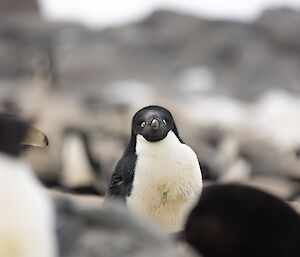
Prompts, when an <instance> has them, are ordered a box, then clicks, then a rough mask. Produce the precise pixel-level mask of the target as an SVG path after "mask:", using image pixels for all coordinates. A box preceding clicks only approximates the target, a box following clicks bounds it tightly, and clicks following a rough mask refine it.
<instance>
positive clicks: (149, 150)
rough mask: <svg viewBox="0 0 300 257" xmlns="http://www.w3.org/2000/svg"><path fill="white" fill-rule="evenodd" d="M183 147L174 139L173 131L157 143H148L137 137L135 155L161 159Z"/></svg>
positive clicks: (141, 137)
mask: <svg viewBox="0 0 300 257" xmlns="http://www.w3.org/2000/svg"><path fill="white" fill-rule="evenodd" d="M181 145H184V144H182V143H181V142H180V141H179V139H178V138H177V137H176V135H175V134H174V132H173V131H169V133H168V135H167V136H166V137H165V138H164V139H163V140H160V141H158V142H149V141H147V140H146V139H145V138H144V137H143V136H141V135H137V142H136V153H137V155H138V156H148V157H163V156H165V155H170V154H172V152H174V153H175V152H176V148H177V147H179V146H181Z"/></svg>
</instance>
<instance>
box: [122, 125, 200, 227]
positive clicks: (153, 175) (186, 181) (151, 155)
mask: <svg viewBox="0 0 300 257" xmlns="http://www.w3.org/2000/svg"><path fill="white" fill-rule="evenodd" d="M136 153H137V163H136V168H135V175H134V181H133V187H132V192H131V195H130V196H129V197H128V198H127V205H128V207H129V208H130V209H132V210H134V211H135V212H137V213H138V214H140V215H142V216H144V217H145V218H147V219H149V220H151V221H153V222H154V223H156V224H158V225H160V226H161V227H163V228H165V229H166V230H169V231H178V230H180V229H182V226H183V224H184V221H185V217H186V215H187V214H188V212H189V210H190V209H191V207H193V205H194V203H195V201H197V199H198V197H199V195H200V192H201V190H202V177H201V171H200V167H199V162H198V160H197V156H196V154H195V152H194V151H193V150H192V149H191V148H190V147H189V146H187V145H185V144H182V143H181V142H180V141H179V140H178V139H177V137H176V135H175V134H174V133H173V132H172V131H170V132H169V133H168V135H167V137H166V138H165V139H164V140H161V141H159V142H154V143H151V142H148V141H147V140H145V139H144V138H143V137H142V136H140V135H138V136H137V144H136Z"/></svg>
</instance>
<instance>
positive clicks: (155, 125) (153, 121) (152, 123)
mask: <svg viewBox="0 0 300 257" xmlns="http://www.w3.org/2000/svg"><path fill="white" fill-rule="evenodd" d="M151 127H152V128H153V130H157V129H158V128H159V121H158V120H157V119H153V120H152V121H151Z"/></svg>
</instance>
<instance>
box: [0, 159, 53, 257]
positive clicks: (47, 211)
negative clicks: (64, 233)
mask: <svg viewBox="0 0 300 257" xmlns="http://www.w3.org/2000/svg"><path fill="white" fill-rule="evenodd" d="M0 256H1V257H4V256H6V257H54V256H56V240H55V224H54V211H53V210H52V205H51V203H50V199H48V196H47V195H46V192H45V191H44V190H43V188H42V186H41V185H40V184H39V182H38V181H37V179H36V178H35V177H34V175H33V174H32V171H31V169H30V168H29V167H28V166H27V165H26V164H24V163H23V162H22V161H20V160H16V159H13V158H10V157H6V156H5V157H3V156H2V155H0Z"/></svg>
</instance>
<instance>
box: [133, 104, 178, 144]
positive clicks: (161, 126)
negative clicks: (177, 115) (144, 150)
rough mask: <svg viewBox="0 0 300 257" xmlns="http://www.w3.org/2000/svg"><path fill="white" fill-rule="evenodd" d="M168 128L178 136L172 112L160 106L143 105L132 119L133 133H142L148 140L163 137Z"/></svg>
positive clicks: (152, 140)
mask: <svg viewBox="0 0 300 257" xmlns="http://www.w3.org/2000/svg"><path fill="white" fill-rule="evenodd" d="M170 130H172V131H173V132H174V133H175V135H176V136H177V137H178V138H179V136H178V131H177V128H176V125H175V122H174V120H173V117H172V114H171V113H170V112H169V111H168V110H167V109H165V108H163V107H161V106H156V105H151V106H147V107H144V108H143V109H141V110H139V111H138V112H137V113H136V114H135V115H134V117H133V119H132V133H133V135H137V134H139V135H142V136H143V137H144V138H145V139H146V140H147V141H150V142H157V141H160V140H162V139H164V138H165V137H166V136H167V134H168V132H169V131H170Z"/></svg>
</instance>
